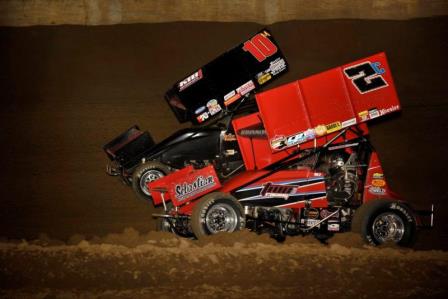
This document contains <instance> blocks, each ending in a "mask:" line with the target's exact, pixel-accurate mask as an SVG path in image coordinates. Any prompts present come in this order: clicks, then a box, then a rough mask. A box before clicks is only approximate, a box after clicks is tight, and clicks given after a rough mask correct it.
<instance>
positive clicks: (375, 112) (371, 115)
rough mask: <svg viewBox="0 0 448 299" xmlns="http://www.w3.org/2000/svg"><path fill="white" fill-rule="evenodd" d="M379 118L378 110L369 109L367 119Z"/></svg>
mask: <svg viewBox="0 0 448 299" xmlns="http://www.w3.org/2000/svg"><path fill="white" fill-rule="evenodd" d="M379 116H380V112H379V111H378V109H376V108H373V109H369V118H370V119H373V118H376V117H379Z"/></svg>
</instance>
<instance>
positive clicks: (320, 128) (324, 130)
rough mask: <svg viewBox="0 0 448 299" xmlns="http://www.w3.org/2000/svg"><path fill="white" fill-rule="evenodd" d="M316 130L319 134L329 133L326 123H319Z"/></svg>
mask: <svg viewBox="0 0 448 299" xmlns="http://www.w3.org/2000/svg"><path fill="white" fill-rule="evenodd" d="M314 131H315V132H316V135H317V136H323V135H325V133H327V127H326V126H324V125H318V126H317V127H316V128H314Z"/></svg>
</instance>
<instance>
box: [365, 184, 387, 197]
mask: <svg viewBox="0 0 448 299" xmlns="http://www.w3.org/2000/svg"><path fill="white" fill-rule="evenodd" d="M369 192H370V193H371V194H374V195H384V194H386V189H384V188H381V187H375V186H371V187H370V188H369Z"/></svg>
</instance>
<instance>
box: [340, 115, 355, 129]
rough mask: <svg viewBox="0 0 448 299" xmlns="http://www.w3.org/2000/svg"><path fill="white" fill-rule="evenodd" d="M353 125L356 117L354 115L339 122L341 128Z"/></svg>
mask: <svg viewBox="0 0 448 299" xmlns="http://www.w3.org/2000/svg"><path fill="white" fill-rule="evenodd" d="M353 125H356V117H354V118H352V119H349V120H346V121H343V122H342V123H341V127H342V128H347V127H350V126H353Z"/></svg>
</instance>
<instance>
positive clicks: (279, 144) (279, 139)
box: [271, 136, 286, 149]
mask: <svg viewBox="0 0 448 299" xmlns="http://www.w3.org/2000/svg"><path fill="white" fill-rule="evenodd" d="M285 146H286V137H285V136H275V137H274V138H272V139H271V147H272V148H273V149H281V148H284V147H285Z"/></svg>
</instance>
